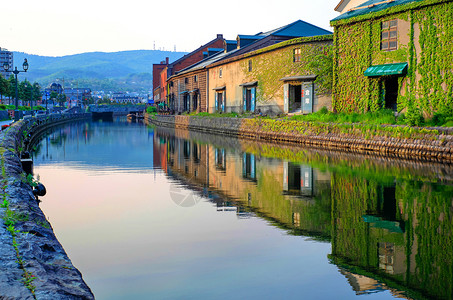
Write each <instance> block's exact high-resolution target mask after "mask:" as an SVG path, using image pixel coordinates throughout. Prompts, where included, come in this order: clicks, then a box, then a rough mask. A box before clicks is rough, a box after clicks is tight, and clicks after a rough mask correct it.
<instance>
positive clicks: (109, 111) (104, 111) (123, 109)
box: [89, 105, 146, 119]
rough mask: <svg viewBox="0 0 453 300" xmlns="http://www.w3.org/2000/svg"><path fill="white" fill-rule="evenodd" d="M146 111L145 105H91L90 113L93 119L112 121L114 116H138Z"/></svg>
mask: <svg viewBox="0 0 453 300" xmlns="http://www.w3.org/2000/svg"><path fill="white" fill-rule="evenodd" d="M145 109H146V106H144V105H90V107H89V112H91V113H92V115H93V119H101V118H102V119H111V118H113V117H114V116H126V115H128V114H131V113H133V114H136V113H140V112H143V111H144V110H145Z"/></svg>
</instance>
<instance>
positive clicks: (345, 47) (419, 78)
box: [332, 0, 453, 123]
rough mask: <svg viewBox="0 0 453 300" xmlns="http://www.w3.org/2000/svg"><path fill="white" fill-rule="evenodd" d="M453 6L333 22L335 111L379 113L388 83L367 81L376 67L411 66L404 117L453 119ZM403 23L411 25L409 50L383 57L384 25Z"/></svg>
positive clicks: (432, 1) (402, 85) (402, 102)
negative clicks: (368, 71) (450, 116)
mask: <svg viewBox="0 0 453 300" xmlns="http://www.w3.org/2000/svg"><path fill="white" fill-rule="evenodd" d="M452 9H453V2H451V1H441V0H437V1H436V0H428V1H421V2H417V3H413V4H410V5H399V6H396V7H393V8H391V9H388V10H385V11H380V12H377V13H373V14H368V15H362V16H359V17H355V18H351V19H347V20H340V21H336V22H332V24H333V25H334V26H335V36H334V44H335V55H334V83H333V107H334V110H336V111H339V112H351V111H356V112H366V111H375V110H378V109H380V108H381V107H383V106H384V101H383V94H384V91H383V86H384V85H383V78H367V77H365V76H364V75H363V73H364V71H365V70H366V69H367V68H368V67H369V66H371V65H375V64H385V63H392V62H407V63H408V64H409V67H408V73H407V75H406V76H404V77H400V78H399V80H398V83H399V89H400V92H399V95H398V99H397V106H398V111H405V112H406V114H409V115H410V117H412V118H413V119H414V123H416V122H417V120H416V119H417V118H418V117H419V116H421V114H423V115H424V116H425V117H432V116H433V115H435V114H436V113H440V114H449V113H450V114H451V113H453V97H452V96H453V95H452V93H453V51H452V46H451V41H452V39H453V27H452V26H450V24H453V14H452V13H451V11H452ZM390 19H398V20H401V22H406V23H408V24H409V26H408V27H409V32H408V33H407V34H408V40H409V44H408V45H404V44H403V43H401V38H402V37H401V34H402V33H401V31H400V32H399V34H400V36H399V39H398V50H395V51H381V50H380V33H381V29H380V26H381V22H382V21H386V20H390Z"/></svg>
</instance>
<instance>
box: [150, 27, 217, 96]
mask: <svg viewBox="0 0 453 300" xmlns="http://www.w3.org/2000/svg"><path fill="white" fill-rule="evenodd" d="M223 46H224V39H223V35H222V34H217V37H216V38H215V39H213V40H211V41H210V42H208V43H206V44H204V45H202V46H200V47H199V48H198V49H196V50H194V51H192V52H190V53H188V54H186V55H184V56H183V57H181V58H180V59H178V60H176V61H174V62H172V63H169V64H166V65H165V66H164V67H163V68H162V70H161V71H160V76H159V77H158V78H159V91H158V92H159V93H160V96H159V99H160V101H165V102H166V103H167V104H170V103H169V102H170V100H171V99H169V94H168V93H167V89H168V88H169V86H168V82H167V80H168V78H169V77H171V76H172V75H175V74H176V73H177V72H178V71H181V70H183V69H185V68H187V67H189V66H191V65H193V64H195V63H197V62H199V61H201V60H203V59H204V58H205V56H206V53H208V51H209V49H218V48H223ZM157 68H159V67H157V66H156V69H157ZM153 73H154V72H153ZM153 77H154V74H153ZM153 80H154V79H153ZM156 84H157V83H156ZM153 89H154V90H155V89H156V88H155V87H153ZM156 92H157V91H156ZM156 102H157V101H156Z"/></svg>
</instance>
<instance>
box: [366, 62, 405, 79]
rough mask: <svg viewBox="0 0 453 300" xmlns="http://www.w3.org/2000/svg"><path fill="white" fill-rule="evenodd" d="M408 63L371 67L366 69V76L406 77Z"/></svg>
mask: <svg viewBox="0 0 453 300" xmlns="http://www.w3.org/2000/svg"><path fill="white" fill-rule="evenodd" d="M406 73H407V63H397V64H386V65H376V66H371V67H369V68H368V69H366V71H365V73H364V75H365V76H368V77H376V76H385V75H406Z"/></svg>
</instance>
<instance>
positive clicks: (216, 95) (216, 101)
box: [214, 92, 219, 111]
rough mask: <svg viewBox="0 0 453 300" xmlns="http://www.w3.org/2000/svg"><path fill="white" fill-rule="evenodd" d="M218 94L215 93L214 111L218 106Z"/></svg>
mask: <svg viewBox="0 0 453 300" xmlns="http://www.w3.org/2000/svg"><path fill="white" fill-rule="evenodd" d="M218 102H219V93H217V92H216V93H215V100H214V110H215V111H217V109H218V106H219V103H218Z"/></svg>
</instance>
